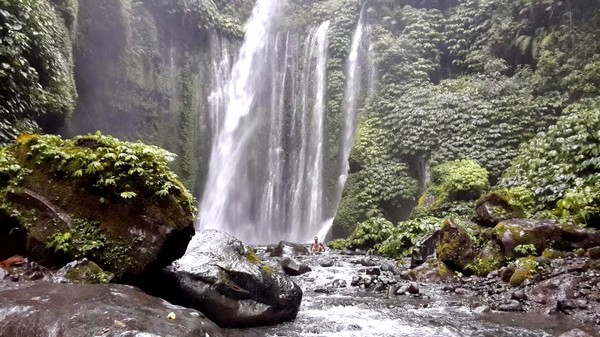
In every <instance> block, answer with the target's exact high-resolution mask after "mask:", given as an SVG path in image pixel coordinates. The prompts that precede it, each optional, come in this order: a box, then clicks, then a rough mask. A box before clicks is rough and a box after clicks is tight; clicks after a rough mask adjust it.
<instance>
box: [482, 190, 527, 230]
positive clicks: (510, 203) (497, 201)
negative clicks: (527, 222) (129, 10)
mask: <svg viewBox="0 0 600 337" xmlns="http://www.w3.org/2000/svg"><path fill="white" fill-rule="evenodd" d="M513 199H516V198H511V197H510V195H509V193H507V192H506V193H505V192H502V191H492V192H490V193H487V194H485V195H484V196H482V197H481V198H479V200H477V202H476V203H475V216H474V218H473V221H475V222H476V223H477V224H478V225H480V226H484V227H494V226H496V225H497V224H498V223H499V222H501V221H503V220H507V219H518V218H524V217H526V215H527V211H526V208H525V206H523V205H522V204H520V203H518V202H517V201H514V200H513Z"/></svg>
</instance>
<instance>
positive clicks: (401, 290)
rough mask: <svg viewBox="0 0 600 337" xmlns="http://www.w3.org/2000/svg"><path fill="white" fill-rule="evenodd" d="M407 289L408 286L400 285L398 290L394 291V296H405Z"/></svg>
mask: <svg viewBox="0 0 600 337" xmlns="http://www.w3.org/2000/svg"><path fill="white" fill-rule="evenodd" d="M408 287H410V284H405V285H402V286H400V287H398V290H396V293H395V294H396V295H405V294H406V293H407V292H408Z"/></svg>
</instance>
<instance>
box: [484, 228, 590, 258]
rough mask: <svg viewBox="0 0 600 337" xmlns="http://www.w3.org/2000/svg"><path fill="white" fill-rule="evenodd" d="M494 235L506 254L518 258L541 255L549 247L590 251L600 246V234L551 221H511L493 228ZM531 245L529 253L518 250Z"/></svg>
mask: <svg viewBox="0 0 600 337" xmlns="http://www.w3.org/2000/svg"><path fill="white" fill-rule="evenodd" d="M494 236H495V237H496V239H497V240H498V242H499V243H500V245H501V246H502V249H503V252H504V255H506V256H508V257H515V256H519V255H527V254H528V253H534V254H538V255H539V254H541V253H542V252H543V251H544V250H546V249H548V248H553V249H559V250H575V249H579V248H581V249H587V248H592V247H594V246H598V245H600V231H597V230H594V229H585V228H578V227H575V226H572V225H563V224H559V223H557V222H556V221H551V220H528V219H509V220H504V221H502V222H500V223H498V225H496V227H494ZM519 246H522V247H524V246H529V247H530V249H529V250H535V251H530V252H528V251H524V250H522V249H517V250H515V248H517V247H519Z"/></svg>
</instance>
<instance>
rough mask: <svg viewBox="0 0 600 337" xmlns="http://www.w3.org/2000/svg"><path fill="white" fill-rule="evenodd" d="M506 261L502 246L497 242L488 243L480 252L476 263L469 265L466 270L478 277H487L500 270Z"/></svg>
mask: <svg viewBox="0 0 600 337" xmlns="http://www.w3.org/2000/svg"><path fill="white" fill-rule="evenodd" d="M504 261H505V259H504V255H503V254H502V250H501V248H500V245H498V243H496V242H495V241H488V242H487V243H486V244H485V246H484V247H483V248H482V249H481V250H480V252H479V254H478V255H477V257H476V258H475V261H474V262H473V263H471V264H469V265H467V267H466V269H467V271H469V272H470V273H472V274H475V275H477V276H487V275H488V274H489V273H491V272H492V271H494V270H496V269H498V268H500V267H501V266H502V265H503V264H504Z"/></svg>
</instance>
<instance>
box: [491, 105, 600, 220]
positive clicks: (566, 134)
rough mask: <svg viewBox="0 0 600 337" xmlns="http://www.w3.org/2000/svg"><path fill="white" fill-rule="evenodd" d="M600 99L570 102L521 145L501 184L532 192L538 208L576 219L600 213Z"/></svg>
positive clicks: (590, 217) (596, 218) (590, 218)
mask: <svg viewBox="0 0 600 337" xmlns="http://www.w3.org/2000/svg"><path fill="white" fill-rule="evenodd" d="M599 130H600V100H598V99H595V100H586V101H582V102H580V103H576V104H573V105H570V106H569V107H568V108H567V109H566V110H565V112H564V116H562V117H561V118H560V119H559V120H558V122H557V123H556V125H553V126H551V127H550V128H549V129H548V131H547V132H541V133H540V134H538V135H537V136H536V137H535V138H534V139H532V140H531V141H530V142H529V143H527V144H525V145H524V146H523V147H522V148H521V151H520V153H519V156H518V157H517V158H516V159H515V161H514V162H513V164H512V166H511V167H510V169H509V170H508V171H507V172H506V174H505V175H504V177H503V178H502V181H501V185H503V186H509V187H511V186H521V187H525V188H526V189H528V190H530V191H531V192H532V196H533V198H534V199H535V201H536V204H537V210H548V209H556V211H555V213H556V214H555V215H557V216H559V217H562V218H571V217H574V220H575V221H577V222H587V221H590V220H592V221H597V220H598V219H599V217H600V146H599V145H598V144H600V131H599Z"/></svg>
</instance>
